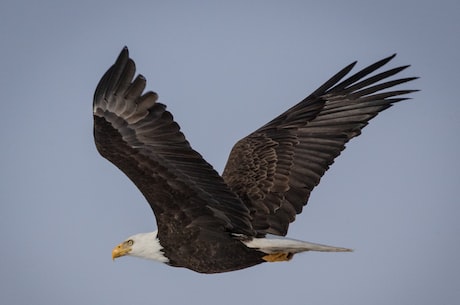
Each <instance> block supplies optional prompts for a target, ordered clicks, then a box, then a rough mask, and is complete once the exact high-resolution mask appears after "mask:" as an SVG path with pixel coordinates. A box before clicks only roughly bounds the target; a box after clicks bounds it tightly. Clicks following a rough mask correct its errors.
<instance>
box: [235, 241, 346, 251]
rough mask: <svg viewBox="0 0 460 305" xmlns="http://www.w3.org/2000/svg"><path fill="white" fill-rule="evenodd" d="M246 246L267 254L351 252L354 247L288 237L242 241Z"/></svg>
mask: <svg viewBox="0 0 460 305" xmlns="http://www.w3.org/2000/svg"><path fill="white" fill-rule="evenodd" d="M242 242H243V243H244V244H245V245H246V247H249V248H253V249H257V250H259V251H261V252H264V253H267V254H274V253H291V254H295V253H300V252H305V251H320V252H351V251H353V250H352V249H348V248H342V247H335V246H327V245H322V244H316V243H311V242H307V241H301V240H295V239H288V238H253V239H251V240H246V241H242Z"/></svg>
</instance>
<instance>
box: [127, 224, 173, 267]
mask: <svg viewBox="0 0 460 305" xmlns="http://www.w3.org/2000/svg"><path fill="white" fill-rule="evenodd" d="M132 239H133V240H134V244H133V249H132V251H131V252H130V255H132V256H137V257H140V258H145V259H151V260H155V261H159V262H162V263H167V262H168V261H169V259H168V258H167V257H166V256H165V255H164V253H163V251H162V250H163V246H161V244H160V240H159V239H158V231H153V232H149V233H139V234H136V235H134V236H133V237H132Z"/></svg>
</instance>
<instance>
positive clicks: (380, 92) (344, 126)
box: [223, 55, 416, 236]
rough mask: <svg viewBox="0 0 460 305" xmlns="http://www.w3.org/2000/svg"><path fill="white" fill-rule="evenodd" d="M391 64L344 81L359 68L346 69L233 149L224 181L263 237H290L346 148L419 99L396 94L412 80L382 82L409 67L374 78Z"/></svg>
mask: <svg viewBox="0 0 460 305" xmlns="http://www.w3.org/2000/svg"><path fill="white" fill-rule="evenodd" d="M394 56H395V55H392V56H390V57H387V58H384V59H382V60H380V61H378V62H376V63H374V64H372V65H370V66H368V67H366V68H364V69H362V70H361V71H359V72H357V73H355V74H353V75H351V76H350V77H348V78H346V79H345V80H343V81H341V80H342V78H344V77H345V76H346V75H347V74H348V73H349V72H350V71H351V70H352V68H353V67H354V65H355V64H356V62H354V63H352V64H350V65H348V66H347V67H345V68H344V69H342V70H341V71H339V72H338V73H337V74H335V75H334V76H333V77H332V78H330V79H329V80H328V81H327V82H325V83H324V84H323V85H321V86H320V87H319V88H318V89H317V90H315V91H314V92H313V93H312V94H310V95H309V96H308V97H307V98H305V99H304V100H302V101H301V102H300V103H298V104H297V105H295V106H293V107H292V108H290V109H289V110H287V111H286V112H284V113H282V114H281V115H279V116H278V117H277V118H275V119H274V120H272V121H270V122H269V123H267V124H266V125H264V126H263V127H261V128H260V129H258V130H256V131H255V132H253V133H251V134H250V135H248V136H247V137H245V138H243V139H241V140H240V141H238V142H237V143H236V144H235V146H234V147H233V149H232V151H231V153H230V156H229V160H228V162H227V165H226V167H225V169H224V173H223V177H224V179H225V181H226V182H227V184H228V185H229V186H230V187H231V189H232V190H233V191H235V192H236V193H237V194H238V195H239V196H240V197H241V198H243V200H244V202H245V204H246V205H247V207H248V208H249V210H250V213H251V216H252V217H253V220H252V224H253V227H254V229H255V230H257V232H258V234H259V236H263V235H265V234H267V233H271V234H276V235H286V233H287V230H288V227H289V224H290V223H291V222H292V221H294V219H295V215H296V214H299V213H301V212H302V209H303V206H304V205H305V204H307V201H308V198H309V196H310V193H311V191H312V190H313V188H314V187H315V186H316V185H318V183H319V181H320V179H321V177H322V176H323V175H324V173H325V172H326V171H327V169H328V168H329V166H330V165H331V164H332V163H333V162H334V159H335V158H336V157H337V156H339V155H340V153H341V151H342V150H343V149H344V148H345V144H346V143H347V142H348V141H349V140H350V139H352V138H353V137H356V136H358V135H359V134H360V133H361V130H362V129H363V128H364V127H365V126H366V125H367V124H368V122H369V120H371V119H372V118H373V117H375V116H376V115H377V114H378V113H379V112H381V111H383V110H385V109H387V108H389V107H391V106H392V105H393V104H394V103H396V102H399V101H403V100H406V99H407V98H406V97H403V96H404V95H407V94H409V93H411V92H414V91H416V90H392V88H393V87H394V86H396V85H400V84H403V83H406V82H409V81H412V80H414V79H416V78H415V77H409V78H400V79H395V80H389V81H384V82H381V81H383V80H386V79H388V78H389V77H391V76H394V75H395V74H397V73H399V72H401V71H403V70H404V69H406V68H407V67H408V66H402V67H397V68H393V69H390V70H387V71H384V72H381V73H378V74H375V75H373V76H370V74H372V73H373V72H375V71H376V70H378V69H379V68H381V67H382V66H384V65H385V64H387V63H388V62H389V61H390V60H391V59H393V58H394ZM388 89H389V90H388Z"/></svg>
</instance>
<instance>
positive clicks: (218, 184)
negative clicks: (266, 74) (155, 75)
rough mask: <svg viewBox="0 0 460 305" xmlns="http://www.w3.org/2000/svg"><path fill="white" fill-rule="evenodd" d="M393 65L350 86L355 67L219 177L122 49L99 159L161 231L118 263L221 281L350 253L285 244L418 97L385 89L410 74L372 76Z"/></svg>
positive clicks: (101, 109)
mask: <svg viewBox="0 0 460 305" xmlns="http://www.w3.org/2000/svg"><path fill="white" fill-rule="evenodd" d="M394 56H395V55H392V56H390V57H388V58H385V59H382V60H380V61H378V62H376V63H374V64H372V65H370V66H368V67H366V68H364V69H362V70H361V71H359V72H357V73H356V74H353V75H351V76H349V77H348V78H346V79H345V80H342V79H343V78H344V77H345V76H346V75H347V74H348V73H349V72H350V71H351V70H352V68H353V66H354V65H355V64H356V62H354V63H352V64H350V65H348V66H347V67H345V68H344V69H342V70H340V71H339V72H338V73H337V74H335V75H334V76H333V77H331V78H330V79H329V80H328V81H327V82H325V83H324V84H323V85H322V86H320V87H319V88H318V89H316V90H315V91H314V92H313V93H312V94H310V95H309V96H308V97H306V98H305V99H304V100H302V101H301V102H299V103H298V104H297V105H295V106H293V107H292V108H290V109H289V110H287V111H286V112H284V113H282V114H281V115H279V116H278V117H276V118H275V119H273V120H272V121H270V122H268V123H267V124H265V125H264V126H262V127H261V128H259V129H257V130H256V131H254V132H253V133H251V134H249V135H248V136H247V137H245V138H243V139H241V140H239V141H238V142H237V143H236V144H235V146H234V147H233V149H232V151H231V153H230V156H229V159H228V162H227V165H226V166H225V169H224V172H223V174H222V175H219V174H218V173H217V172H216V171H215V170H214V168H213V167H212V166H211V165H210V164H209V163H207V162H206V161H205V160H204V159H203V157H202V156H201V155H200V154H199V153H198V152H196V151H195V150H193V149H192V147H191V146H190V144H189V142H188V141H187V140H186V138H185V136H184V134H183V133H182V132H181V130H180V127H179V125H178V124H177V123H176V122H175V121H174V119H173V116H172V114H171V113H170V112H168V111H167V110H166V106H165V105H164V104H161V103H158V102H157V99H158V95H157V94H156V93H154V92H152V91H148V92H145V93H143V92H144V89H145V86H146V79H145V78H144V77H143V76H142V75H138V76H136V77H135V78H134V75H135V64H134V61H133V60H132V59H131V58H129V55H128V49H127V48H126V47H125V48H124V49H123V50H122V51H121V53H120V55H119V56H118V59H117V60H116V62H115V64H114V65H113V66H112V67H111V68H110V69H109V70H108V71H107V72H106V73H105V74H104V76H103V77H102V79H101V80H100V82H99V84H98V86H97V88H96V92H95V94H94V104H93V114H94V138H95V142H96V147H97V149H98V151H99V153H100V154H101V155H102V156H103V157H104V158H106V159H108V160H109V161H110V162H112V163H113V164H114V165H116V166H117V167H118V168H119V169H120V170H121V171H123V172H124V173H125V174H126V175H127V176H128V177H129V178H130V179H131V180H132V181H133V182H134V184H135V185H136V186H137V187H138V188H139V190H140V191H141V192H142V194H143V195H144V196H145V198H146V199H147V201H148V203H149V204H150V207H151V208H152V210H153V212H154V214H155V218H156V223H157V226H158V230H157V231H154V232H151V233H141V234H137V235H134V236H131V237H129V238H128V239H126V240H125V241H124V242H122V243H121V244H119V245H118V246H116V247H115V248H114V250H113V252H112V258H113V259H115V258H117V257H121V256H124V255H132V256H137V257H142V258H147V259H153V260H157V261H160V262H163V263H166V264H168V265H171V266H175V267H185V268H188V269H191V270H194V271H196V272H201V273H218V272H227V271H232V270H238V269H243V268H247V267H251V266H254V265H257V264H260V263H263V262H276V261H287V260H290V259H291V258H292V257H293V255H294V254H296V253H299V252H304V251H327V252H344V251H351V250H350V249H347V248H341V247H333V246H326V245H321V244H315V243H310V242H304V241H299V240H293V239H287V238H284V236H285V235H286V234H287V231H288V227H289V224H290V223H291V222H293V221H294V220H295V216H296V214H299V213H301V212H302V208H303V206H304V205H306V203H307V201H308V198H309V196H310V193H311V191H312V190H313V188H314V187H315V186H316V185H318V183H319V181H320V179H321V177H322V176H323V174H324V173H325V172H326V170H327V169H328V168H329V166H330V165H331V164H332V163H333V162H334V159H335V158H336V157H337V156H338V155H339V154H340V152H341V151H342V150H343V149H344V148H345V144H346V143H347V142H348V141H349V140H350V139H351V138H353V137H356V136H358V135H359V134H360V133H361V129H362V128H364V126H366V125H367V124H368V122H369V120H370V119H372V118H373V117H375V116H376V115H377V114H378V113H379V112H380V111H383V110H385V109H387V108H389V107H391V106H392V105H393V104H394V103H396V102H399V101H402V100H405V99H407V97H404V96H405V95H407V94H408V93H411V92H414V91H416V90H395V89H393V87H394V86H396V85H399V84H402V83H406V82H408V81H411V80H414V79H416V78H415V77H409V78H400V79H395V80H387V79H388V78H389V77H391V76H393V75H395V74H397V73H398V72H400V71H402V70H404V69H405V68H407V67H408V66H402V67H397V68H393V69H390V70H387V71H384V72H380V73H377V74H375V73H373V72H374V71H376V70H378V69H379V68H381V67H382V66H383V65H385V64H386V63H388V62H389V61H390V60H391V59H392V58H393V57H394ZM371 74H374V75H372V76H371ZM383 80H384V81H383ZM382 81H383V82H382Z"/></svg>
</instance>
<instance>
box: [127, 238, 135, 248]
mask: <svg viewBox="0 0 460 305" xmlns="http://www.w3.org/2000/svg"><path fill="white" fill-rule="evenodd" d="M126 243H127V244H128V246H132V245H133V244H134V241H133V240H132V239H130V240H128V241H127V242H126Z"/></svg>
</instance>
